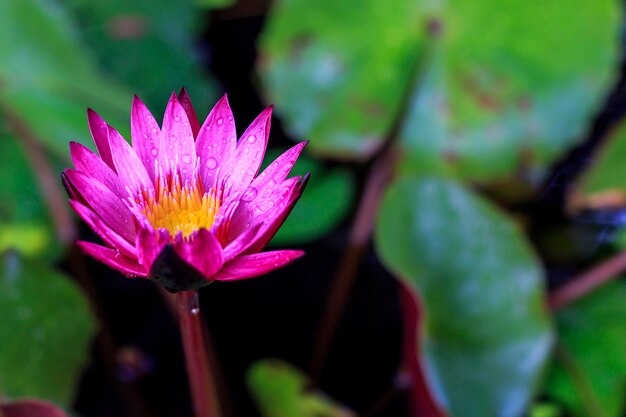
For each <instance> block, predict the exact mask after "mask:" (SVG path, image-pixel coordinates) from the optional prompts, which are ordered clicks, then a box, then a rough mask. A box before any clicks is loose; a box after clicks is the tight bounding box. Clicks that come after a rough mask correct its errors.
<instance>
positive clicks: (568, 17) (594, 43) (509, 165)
mask: <svg viewBox="0 0 626 417" xmlns="http://www.w3.org/2000/svg"><path fill="white" fill-rule="evenodd" d="M424 3H427V2H424ZM428 4H429V5H430V4H432V3H428ZM434 4H436V6H433V7H432V9H431V10H430V13H429V18H430V19H431V21H432V22H437V25H438V27H439V28H438V32H437V33H436V34H433V36H432V41H431V44H430V50H429V58H428V59H427V60H425V61H424V65H423V67H422V70H423V72H422V74H421V78H420V80H419V83H418V87H417V89H416V90H415V92H414V96H413V99H412V104H411V110H410V113H409V116H408V123H407V124H406V125H405V127H404V131H403V132H402V138H403V141H404V144H405V146H406V148H407V149H408V150H410V157H409V158H407V159H406V161H405V169H407V170H415V171H424V170H429V171H439V172H447V173H452V174H454V175H459V176H465V177H472V178H479V179H485V178H489V177H493V176H497V175H502V174H506V173H511V172H512V171H513V170H515V169H516V168H520V167H523V166H525V167H529V166H530V167H534V166H538V165H541V164H542V163H544V164H545V162H546V161H549V160H551V159H553V158H554V157H555V156H556V155H558V154H559V153H560V152H562V151H563V150H564V149H566V148H567V147H568V146H570V145H571V144H572V143H573V142H574V141H576V140H577V139H578V138H579V137H580V135H581V134H583V133H584V132H585V129H587V128H588V125H589V122H590V120H591V117H592V116H594V113H595V111H596V107H597V105H598V104H599V102H600V101H601V99H602V98H603V97H604V96H605V95H606V94H607V91H608V86H609V85H610V83H611V82H612V81H613V78H614V75H615V74H616V72H617V71H616V70H617V63H618V57H619V53H618V52H619V48H620V43H619V34H620V30H621V16H620V6H621V3H620V2H618V1H616V0H599V1H593V2H589V1H586V0H574V1H572V0H556V1H551V2H550V5H549V6H548V7H547V6H546V5H545V4H543V3H540V2H528V1H524V0H505V1H500V2H498V5H497V7H494V5H493V3H492V2H490V1H487V0H485V1H472V2H464V1H452V2H437V3H434ZM433 24H434V23H433Z"/></svg>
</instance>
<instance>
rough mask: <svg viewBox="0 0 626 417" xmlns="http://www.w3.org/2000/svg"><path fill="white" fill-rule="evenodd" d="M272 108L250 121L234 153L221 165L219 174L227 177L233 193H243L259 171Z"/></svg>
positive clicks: (268, 131) (268, 132)
mask: <svg viewBox="0 0 626 417" xmlns="http://www.w3.org/2000/svg"><path fill="white" fill-rule="evenodd" d="M272 109H273V107H272V106H270V107H268V108H267V109H265V110H263V112H262V113H261V114H260V115H259V116H258V117H257V118H256V119H255V120H254V121H253V122H252V124H251V125H250V126H249V127H248V128H247V129H246V131H245V132H244V133H243V135H241V139H239V142H237V149H235V153H234V154H233V155H232V157H231V158H230V159H229V160H228V162H226V164H225V166H223V167H221V169H222V174H221V175H222V176H223V177H224V178H228V183H229V184H230V185H231V186H232V192H233V193H234V195H241V194H243V192H244V191H245V190H246V188H248V185H250V182H251V181H252V179H253V178H254V176H255V175H256V174H257V173H258V172H259V168H260V167H261V162H263V156H264V155H265V148H266V146H267V139H268V138H269V134H270V124H271V119H272Z"/></svg>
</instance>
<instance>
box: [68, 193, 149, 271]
mask: <svg viewBox="0 0 626 417" xmlns="http://www.w3.org/2000/svg"><path fill="white" fill-rule="evenodd" d="M70 205H71V206H72V208H73V209H74V211H75V212H76V213H77V214H78V215H79V216H80V217H81V218H82V219H83V220H84V221H85V223H87V224H88V225H89V227H91V229H92V230H93V231H94V232H96V233H97V234H98V236H100V237H101V238H102V240H104V242H105V243H106V244H107V245H109V246H112V247H113V248H115V249H118V250H120V251H121V252H124V254H125V255H127V256H128V257H130V258H134V259H137V251H136V250H135V247H134V246H133V245H131V244H130V243H129V242H128V241H127V240H126V239H124V238H123V237H122V236H120V235H119V234H117V233H116V232H115V231H113V230H112V229H111V228H110V227H109V225H108V224H106V223H105V222H104V220H102V219H101V218H100V216H98V215H97V214H96V213H94V212H93V211H92V210H91V209H89V208H88V207H86V206H84V205H82V204H81V203H79V202H78V201H76V200H70Z"/></svg>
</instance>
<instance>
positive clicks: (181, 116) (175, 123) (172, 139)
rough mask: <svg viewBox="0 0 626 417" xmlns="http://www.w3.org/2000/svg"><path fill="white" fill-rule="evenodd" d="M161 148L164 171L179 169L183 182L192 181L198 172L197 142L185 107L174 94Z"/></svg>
mask: <svg viewBox="0 0 626 417" xmlns="http://www.w3.org/2000/svg"><path fill="white" fill-rule="evenodd" d="M162 132H163V133H162V138H161V146H160V148H159V164H160V166H161V169H163V170H164V173H175V172H176V170H179V172H180V175H181V178H182V179H183V184H185V183H186V182H191V180H192V179H193V178H194V177H195V174H196V144H195V143H194V139H193V132H192V131H191V126H190V125H189V121H188V119H187V113H185V109H184V108H183V106H181V105H180V103H179V102H178V100H177V99H176V94H172V97H171V98H170V101H169V103H168V104H167V108H166V109H165V116H163V131H162Z"/></svg>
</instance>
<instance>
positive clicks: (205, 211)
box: [143, 177, 221, 238]
mask: <svg viewBox="0 0 626 417" xmlns="http://www.w3.org/2000/svg"><path fill="white" fill-rule="evenodd" d="M220 204H221V201H220V199H219V198H218V196H217V195H216V193H215V191H214V190H213V189H211V190H209V191H208V192H204V187H203V186H202V182H201V181H197V182H196V184H194V185H191V186H190V185H184V186H183V185H181V183H180V180H176V179H172V178H171V177H170V178H167V179H165V180H161V179H160V178H159V179H157V181H156V184H155V196H154V197H152V196H150V197H148V198H147V199H146V200H144V204H143V213H144V214H145V216H146V218H147V219H148V220H149V221H150V223H151V224H152V226H154V227H155V228H156V229H159V228H163V229H167V230H168V231H169V232H170V235H171V236H172V237H173V236H176V234H178V232H182V233H183V237H184V238H188V237H189V236H190V235H191V234H192V233H193V232H195V231H196V230H198V229H210V228H211V226H212V225H213V222H214V221H215V215H216V214H217V211H218V209H219V207H220Z"/></svg>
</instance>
